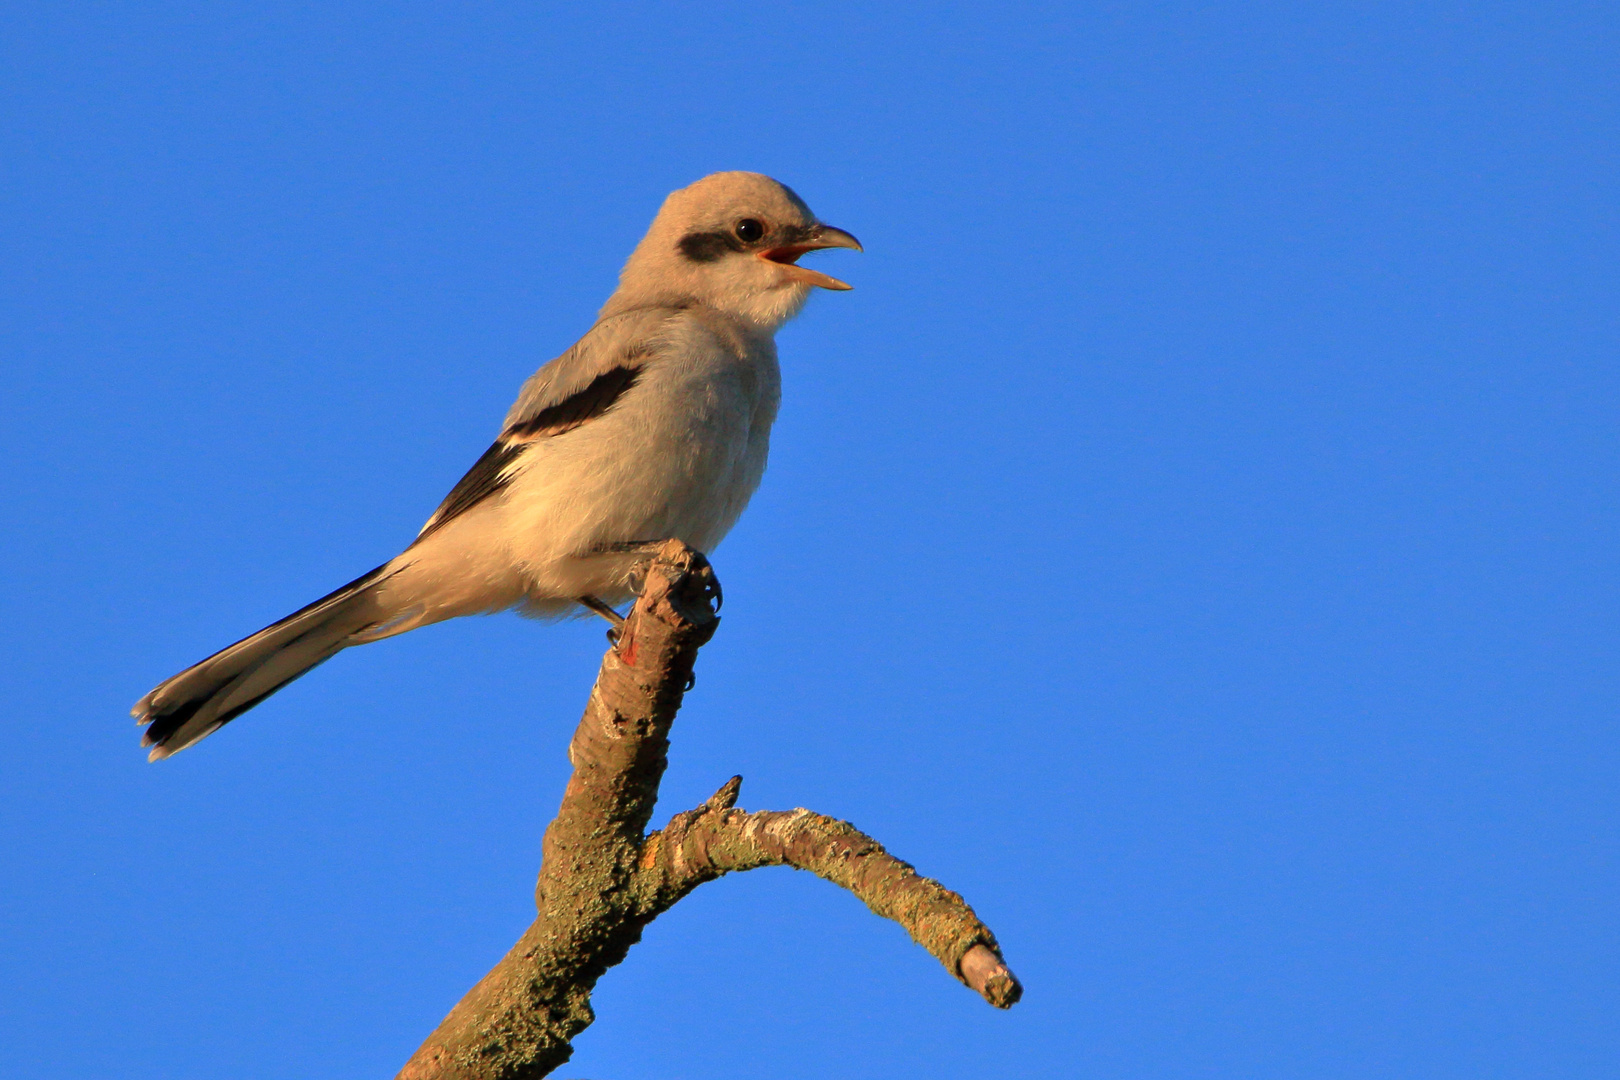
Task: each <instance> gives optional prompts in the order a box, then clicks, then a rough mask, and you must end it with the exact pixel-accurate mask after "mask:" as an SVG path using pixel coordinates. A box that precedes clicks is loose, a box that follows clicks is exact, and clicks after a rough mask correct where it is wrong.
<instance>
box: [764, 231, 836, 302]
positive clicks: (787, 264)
mask: <svg viewBox="0 0 1620 1080" xmlns="http://www.w3.org/2000/svg"><path fill="white" fill-rule="evenodd" d="M834 247H847V248H854V249H855V250H856V251H860V250H861V242H860V241H859V240H857V239H855V238H854V237H853V236H851V235H850V234H849V233H847V232H845V231H844V230H843V229H835V228H833V227H832V226H830V225H825V226H822V227H821V230H820V231H819V233H818V234H817V235H816V236H815V237H814V239H812V240H810V241H809V242H808V243H804V244H784V245H783V246H781V247H774V248H770V249H769V250H767V251H762V252H760V253H759V257H760V258H761V259H764V260H765V261H766V262H773V263H775V264H776V265H778V266H780V267H782V269H783V271H784V276H785V277H787V278H788V279H789V280H790V281H802V282H804V283H805V284H806V285H815V286H817V287H819V288H822V289H834V290H837V291H840V292H841V291H844V290H847V289H853V288H854V287H855V286H853V285H850V284H848V283H846V282H843V281H839V280H838V279H837V278H835V277H832V276H831V275H829V274H823V273H822V272H821V271H820V270H812V269H810V268H809V267H808V266H800V265H799V257H800V256H801V255H803V254H805V253H806V252H810V251H821V250H823V249H825V248H834Z"/></svg>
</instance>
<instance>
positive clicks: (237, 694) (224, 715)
mask: <svg viewBox="0 0 1620 1080" xmlns="http://www.w3.org/2000/svg"><path fill="white" fill-rule="evenodd" d="M390 565H391V564H388V563H385V564H383V565H382V566H379V567H377V569H375V570H373V571H371V573H369V574H366V575H364V576H362V577H359V578H356V579H355V580H353V581H351V582H349V583H348V584H347V585H345V586H343V588H341V589H339V590H337V591H336V592H334V593H329V594H328V595H326V596H323V597H321V598H320V599H319V600H317V601H315V602H314V603H313V604H310V605H309V606H308V607H306V608H302V609H300V610H298V611H295V612H293V613H292V614H291V615H288V616H287V617H286V618H285V619H282V620H281V621H280V622H275V623H271V624H270V625H269V626H267V627H265V628H264V629H263V630H260V631H259V632H258V633H257V634H253V635H252V636H250V637H245V638H243V639H242V640H241V641H238V642H237V643H236V644H235V645H232V646H230V647H228V648H225V649H221V650H220V651H219V652H217V653H215V654H214V655H213V656H210V657H209V658H208V659H206V660H204V661H203V662H202V663H200V664H194V665H192V666H191V667H189V668H187V669H186V670H184V671H182V672H181V673H180V674H178V675H175V676H173V677H172V678H170V679H167V680H165V681H164V682H163V683H161V684H160V685H159V686H158V687H157V689H155V690H153V691H152V692H151V693H149V694H147V695H146V696H145V697H143V698H141V700H140V701H138V702H136V703H135V708H134V709H132V710H131V712H132V713H133V714H134V716H135V719H136V721H137V722H138V723H142V724H146V725H147V728H146V734H145V735H144V736H143V737H142V739H141V745H142V746H150V747H151V748H152V752H151V754H150V755H149V757H150V759H151V760H152V761H157V760H158V759H160V758H166V757H168V756H169V755H170V754H173V753H176V752H177V751H180V750H184V749H185V748H186V747H188V746H190V745H191V744H192V743H194V742H196V741H197V740H198V739H201V738H203V737H204V736H205V735H208V734H210V733H212V732H213V731H215V730H217V729H218V728H219V727H221V726H222V725H224V724H226V723H228V722H230V721H231V720H233V719H234V718H236V717H238V716H240V715H242V714H243V713H244V712H247V710H249V709H251V708H253V706H255V705H257V704H258V703H259V702H261V701H263V700H264V699H265V698H267V697H269V696H270V695H271V694H273V693H275V692H276V691H277V690H280V689H281V688H282V687H283V686H286V685H287V684H288V683H290V682H292V681H293V680H294V679H296V678H298V677H299V676H300V675H302V674H304V673H305V672H307V671H309V670H311V669H313V668H314V667H316V666H317V665H318V664H320V663H322V662H324V661H326V660H328V659H330V658H331V657H332V656H333V655H334V654H336V653H337V652H339V651H340V650H342V649H345V648H347V647H348V646H350V645H355V644H358V643H360V642H361V641H375V640H376V639H377V638H379V637H387V636H389V633H390V632H391V631H392V632H397V631H396V630H395V628H394V625H393V620H390V619H389V618H388V617H387V613H385V612H383V611H381V610H380V605H379V604H378V603H377V586H378V585H380V584H381V583H382V582H383V581H384V580H386V579H387V578H388V577H389V576H391V575H390V572H389V566H390ZM379 624H388V625H387V626H386V628H380V627H379ZM406 628H407V627H406V626H403V625H401V626H398V627H397V629H398V630H404V629H406ZM368 631H369V632H368ZM379 631H380V632H379Z"/></svg>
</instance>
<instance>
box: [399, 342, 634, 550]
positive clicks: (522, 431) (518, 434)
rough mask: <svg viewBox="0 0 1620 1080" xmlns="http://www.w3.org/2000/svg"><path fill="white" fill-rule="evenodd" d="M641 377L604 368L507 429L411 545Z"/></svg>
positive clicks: (494, 489) (502, 484) (500, 487)
mask: <svg viewBox="0 0 1620 1080" xmlns="http://www.w3.org/2000/svg"><path fill="white" fill-rule="evenodd" d="M648 351H649V350H647V349H645V348H632V349H631V350H630V351H629V352H627V353H626V354H625V359H626V360H627V361H634V360H639V359H640V358H641V357H642V356H644V355H646V354H647V352H648ZM640 377H641V367H640V366H639V365H637V364H634V363H627V364H623V365H620V366H619V367H615V368H609V369H608V370H607V371H604V372H602V374H600V375H598V376H597V377H596V378H594V379H592V380H591V381H590V383H589V384H588V385H586V386H585V388H584V389H582V390H578V391H576V392H575V393H573V394H570V395H569V396H568V397H566V398H564V399H563V400H561V401H559V402H557V404H555V405H548V406H546V407H545V408H544V409H541V410H540V411H539V412H537V413H535V414H534V415H533V416H531V417H529V418H528V419H527V420H522V421H519V422H518V423H515V424H513V425H512V426H511V427H509V428H507V429H506V430H505V431H504V432H502V434H501V437H500V438H499V439H496V440H495V442H494V444H493V445H491V446H490V448H489V449H488V450H485V451H484V456H483V457H481V458H479V459H478V461H477V463H476V464H475V465H473V467H472V468H471V469H468V470H467V475H466V476H463V477H462V478H461V479H460V480H459V481H457V482H456V486H455V487H453V488H451V489H450V494H449V495H446V496H445V499H444V502H442V503H440V504H439V508H438V509H437V510H435V511H434V512H433V516H432V517H431V518H429V519H428V523H427V524H426V525H424V526H423V527H422V532H421V534H420V535H418V536H417V538H416V541H415V542H416V543H421V542H422V540H423V539H424V538H425V537H427V535H428V534H429V533H432V532H435V531H437V530H438V529H441V528H443V527H444V526H445V525H447V524H449V523H450V522H451V521H453V520H454V519H456V518H458V517H460V516H461V515H462V514H465V513H466V512H467V511H468V510H471V509H472V508H473V507H474V506H477V505H478V504H479V503H481V502H483V501H484V500H485V499H487V498H489V497H491V496H492V495H497V494H499V493H500V492H501V491H504V490H505V489H506V486H507V485H508V484H510V483H511V482H512V478H511V475H510V473H509V472H508V471H507V469H508V467H509V466H510V465H511V464H512V463H513V462H515V461H516V460H517V459H518V457H519V456H521V455H522V453H523V452H524V451H525V450H527V449H528V448H529V444H530V443H532V442H535V441H536V440H538V439H545V438H550V437H552V436H555V435H561V434H563V433H564V432H567V431H573V430H574V429H575V428H577V427H579V426H580V425H581V424H584V423H587V422H589V421H591V420H594V419H596V418H597V417H598V416H601V415H602V414H603V413H605V412H607V411H608V410H609V409H611V408H612V407H613V406H614V405H615V404H617V403H618V401H619V399H620V398H621V397H623V396H624V394H625V392H626V391H627V390H629V389H630V388H631V387H632V386H634V385H635V384H636V380H637V379H638V378H640Z"/></svg>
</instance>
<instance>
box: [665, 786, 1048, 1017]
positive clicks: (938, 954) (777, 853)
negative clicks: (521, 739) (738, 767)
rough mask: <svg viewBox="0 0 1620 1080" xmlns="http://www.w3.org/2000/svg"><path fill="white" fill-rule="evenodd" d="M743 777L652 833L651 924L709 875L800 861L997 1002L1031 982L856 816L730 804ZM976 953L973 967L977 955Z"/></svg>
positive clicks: (949, 897) (954, 901) (973, 920)
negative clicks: (1023, 981) (858, 824)
mask: <svg viewBox="0 0 1620 1080" xmlns="http://www.w3.org/2000/svg"><path fill="white" fill-rule="evenodd" d="M741 779H742V778H741V777H733V778H732V780H731V781H730V782H729V783H727V784H726V786H725V787H723V788H721V789H720V791H718V792H716V793H715V795H714V796H713V797H712V798H711V799H710V800H709V801H708V802H707V803H705V804H704V805H702V806H700V807H698V808H697V809H696V810H689V811H687V812H686V813H684V814H677V815H676V816H675V817H674V818H673V819H672V820H671V821H670V823H669V825H667V826H666V827H665V828H664V829H663V830H662V831H661V832H657V833H654V834H653V835H652V836H649V837H648V838H647V842H646V845H645V847H644V848H643V849H642V856H641V875H640V878H641V880H639V881H638V882H637V883H636V884H637V888H638V890H639V891H640V893H641V895H642V897H643V899H642V903H643V904H644V905H645V908H646V911H647V916H648V919H649V921H650V920H651V919H652V918H655V917H657V916H658V915H659V914H661V913H663V912H664V911H667V910H668V909H669V908H670V907H671V906H672V905H673V904H674V903H675V902H676V901H678V900H679V899H680V898H681V897H683V896H685V895H686V894H687V893H689V892H691V891H692V890H693V889H695V888H697V887H698V886H699V885H701V884H703V883H704V882H706V881H713V880H714V879H715V878H718V877H720V876H721V875H722V874H728V873H731V872H732V871H734V870H753V869H755V868H757V867H761V866H791V867H793V868H794V869H797V870H808V871H810V873H812V874H815V875H816V876H817V877H820V878H825V879H826V880H828V881H830V882H832V883H833V884H835V885H841V886H843V887H844V888H846V889H848V890H849V891H850V892H852V893H854V894H855V895H856V896H857V897H859V898H860V899H861V900H862V901H863V902H864V903H865V904H866V906H867V907H869V908H871V909H872V911H873V912H874V913H876V914H878V915H881V916H883V917H884V918H886V919H893V920H894V921H895V922H897V923H899V924H900V925H901V926H903V927H905V928H906V931H907V932H908V933H909V934H910V935H911V937H912V940H913V941H915V942H917V944H919V945H921V946H922V947H923V948H925V949H927V950H928V951H929V952H930V953H932V954H933V955H934V957H935V958H936V959H938V960H939V962H940V963H942V964H944V965H945V969H946V970H947V971H949V972H950V973H951V974H952V975H955V976H956V977H957V978H958V979H961V980H962V982H963V983H965V984H967V985H968V986H970V987H972V988H973V989H974V990H975V991H977V992H978V993H979V994H981V995H982V996H983V997H984V999H985V1000H986V1001H988V1002H990V1004H992V1005H995V1006H996V1007H997V1008H1002V1009H1005V1008H1007V1007H1009V1006H1011V1005H1012V1004H1013V1003H1014V1002H1015V1001H1017V1000H1018V998H1019V996H1020V995H1021V994H1022V993H1023V988H1022V987H1021V986H1020V985H1019V983H1018V980H1017V979H1016V978H1014V977H1013V975H1012V972H1010V971H1008V970H1007V967H1006V965H1005V964H1004V963H1003V962H1002V959H1001V952H1000V949H999V948H998V947H997V945H996V938H995V935H994V934H992V933H991V932H990V928H989V927H988V926H985V925H984V923H982V922H980V921H979V918H978V916H977V915H975V914H974V913H973V909H972V908H970V907H968V905H967V902H966V901H964V900H963V899H962V898H961V897H960V896H958V895H957V894H956V893H954V892H951V891H950V890H949V889H947V888H945V886H943V885H941V884H940V883H939V882H937V881H934V880H933V879H932V878H925V877H922V876H920V875H919V874H918V873H917V872H916V870H914V869H912V867H911V865H910V864H909V863H905V862H902V861H900V860H899V859H897V858H895V857H894V856H893V855H890V854H889V853H888V852H887V851H885V850H883V845H881V844H879V843H878V842H877V841H876V840H873V839H872V838H871V837H870V836H867V835H866V834H865V833H863V832H861V831H860V830H859V829H857V828H855V826H853V825H851V824H849V822H847V821H839V820H837V819H836V818H830V817H825V816H823V815H821V814H816V813H812V812H811V811H809V810H803V809H800V810H792V811H787V812H783V811H774V810H762V811H758V812H755V813H751V814H750V813H746V812H744V811H742V810H733V809H728V808H727V807H728V806H729V804H731V803H733V802H734V801H735V799H736V797H737V791H738V789H739V788H740V787H741ZM969 957H971V958H972V963H968V962H967V959H968V958H969Z"/></svg>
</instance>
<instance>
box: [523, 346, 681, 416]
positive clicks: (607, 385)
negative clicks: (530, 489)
mask: <svg viewBox="0 0 1620 1080" xmlns="http://www.w3.org/2000/svg"><path fill="white" fill-rule="evenodd" d="M648 351H649V350H647V349H646V348H645V347H640V348H632V349H631V350H630V351H629V352H627V353H625V357H624V358H625V360H626V361H635V360H639V359H641V358H642V357H643V356H645V355H646V354H647V352H648ZM640 377H641V366H640V365H639V364H635V363H625V364H621V365H620V366H619V367H615V368H609V369H608V370H606V371H604V372H602V374H600V375H598V376H597V377H596V378H594V379H592V380H591V381H590V384H589V385H588V386H586V387H585V389H583V390H579V391H576V392H575V393H573V394H570V395H569V396H568V397H566V398H564V399H563V400H561V401H559V402H557V404H555V405H547V406H546V407H545V408H544V409H541V410H540V411H539V412H537V413H535V414H534V415H533V416H531V417H529V418H528V419H527V420H520V421H519V422H518V423H515V424H513V425H512V426H511V427H509V428H507V429H506V432H505V434H503V435H502V436H501V438H503V439H543V438H546V437H547V436H550V435H561V434H562V433H563V432H565V431H573V430H574V429H575V428H577V427H579V426H580V425H581V424H583V423H585V422H586V421H587V420H594V419H596V418H597V417H598V416H601V415H602V414H603V413H605V412H607V411H608V410H609V409H611V408H613V406H614V405H615V404H617V403H618V400H619V399H620V398H621V397H623V396H624V394H625V391H627V390H629V389H630V388H631V387H632V386H634V385H636V380H637V379H639V378H640Z"/></svg>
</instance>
